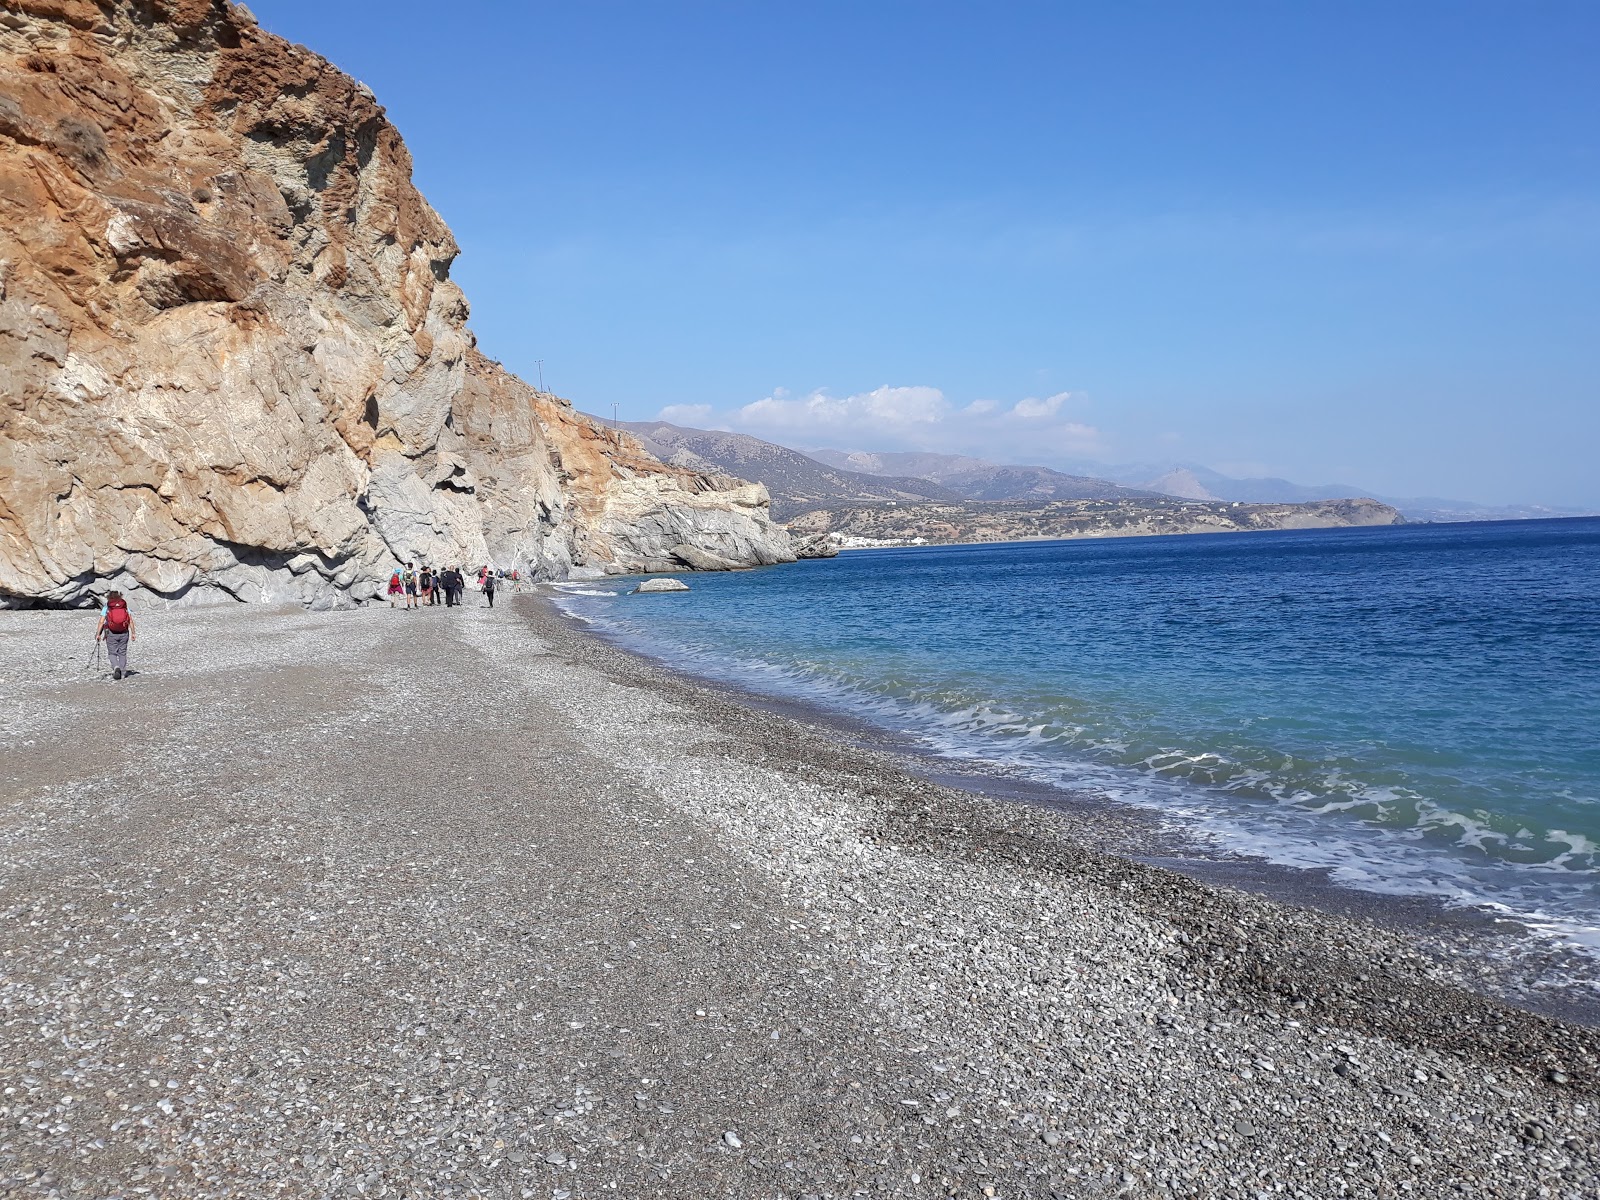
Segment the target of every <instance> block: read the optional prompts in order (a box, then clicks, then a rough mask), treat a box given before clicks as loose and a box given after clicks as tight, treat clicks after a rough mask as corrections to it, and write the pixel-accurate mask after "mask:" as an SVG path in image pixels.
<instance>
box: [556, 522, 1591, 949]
mask: <svg viewBox="0 0 1600 1200" xmlns="http://www.w3.org/2000/svg"><path fill="white" fill-rule="evenodd" d="M632 582H633V581H619V580H609V579H608V580H604V581H601V582H588V583H581V584H570V585H566V587H565V594H564V595H563V597H562V601H561V603H562V605H563V606H564V607H565V608H566V609H567V611H568V612H569V613H571V614H572V615H574V616H576V617H579V618H581V619H582V620H584V621H587V622H590V623H592V624H593V625H594V626H596V627H597V628H598V629H599V630H600V631H601V632H602V633H603V634H605V635H606V636H608V637H610V638H612V639H614V640H616V641H618V642H620V643H621V644H623V645H625V646H627V647H629V648H631V649H634V650H637V651H639V652H641V653H644V654H647V655H649V656H651V657H654V658H656V659H659V660H661V661H663V662H664V663H666V664H668V665H669V666H672V667H675V668H677V669H679V670H681V671H684V672H687V673H689V674H692V675H696V676H699V677H701V678H705V679H710V680H714V681H717V682H721V683H724V684H728V685H734V686H736V687H738V688H740V689H742V690H744V691H746V692H753V693H756V694H758V695H765V696H770V697H772V698H774V699H778V700H783V701H787V702H791V703H802V704H804V705H807V706H810V707H812V708H820V709H824V710H828V711H830V712H832V713H836V714H838V715H840V716H841V717H848V718H849V719H850V720H852V721H854V722H857V723H861V724H863V725H864V726H865V727H871V728H876V729H880V730H883V731H886V732H888V733H892V734H894V735H895V736H896V737H898V738H900V739H902V740H905V741H908V742H910V743H911V744H913V745H915V746H916V747H917V748H918V750H920V751H921V752H923V753H925V754H928V755H932V756H935V757H936V758H941V759H945V760H949V761H950V762H952V763H955V762H959V763H961V764H963V767H964V769H967V770H973V769H975V770H978V771H979V772H984V771H987V772H992V773H993V774H994V775H995V776H996V777H997V778H998V777H1001V776H1004V777H1007V778H1012V779H1018V778H1020V779H1025V780H1028V781H1029V782H1030V785H1039V786H1042V787H1045V788H1048V789H1054V790H1057V791H1059V793H1060V795H1061V797H1062V801H1063V802H1064V803H1068V802H1071V800H1072V798H1074V797H1077V798H1079V799H1082V798H1083V797H1093V798H1094V799H1095V801H1096V802H1097V803H1109V804H1121V805H1130V806H1135V807H1136V808H1138V809H1140V810H1143V811H1144V812H1146V813H1148V814H1151V815H1153V816H1154V817H1155V818H1156V820H1157V821H1158V822H1160V823H1161V825H1163V826H1164V827H1167V828H1172V829H1176V830H1181V831H1182V832H1183V833H1184V835H1185V836H1187V837H1189V838H1192V839H1194V840H1195V841H1196V842H1197V843H1200V844H1204V845H1206V846H1208V847H1210V848H1211V849H1212V851H1214V852H1215V853H1216V854H1218V855H1222V856H1242V857H1244V858H1247V859H1250V860H1255V861H1265V862H1268V863H1273V864H1279V865H1281V866H1283V867H1287V868H1296V867H1298V868H1307V869H1309V870H1313V871H1317V872H1321V873H1323V875H1324V876H1325V877H1326V878H1327V879H1330V880H1332V881H1333V882H1334V883H1335V884H1337V885H1340V886H1342V887H1345V888H1352V889H1359V890H1362V891H1366V892H1373V893H1381V894H1386V895H1390V896H1408V897H1429V898H1433V899H1434V900H1436V901H1439V902H1441V903H1442V904H1443V905H1446V906H1451V907H1459V908H1473V909H1479V910H1483V911H1485V912H1487V913H1489V914H1493V915H1498V916H1504V917H1511V918H1515V919H1516V920H1518V921H1520V922H1521V923H1523V924H1524V925H1525V926H1526V927H1527V928H1529V929H1531V930H1533V931H1534V932H1535V933H1537V934H1539V935H1542V936H1543V937H1545V938H1550V939H1555V940H1556V941H1559V942H1561V943H1563V944H1564V945H1566V946H1569V947H1573V948H1576V949H1578V950H1580V951H1583V952H1587V953H1591V954H1595V955H1600V519H1588V518H1584V519H1573V520H1549V521H1509V522H1484V523H1471V524H1448V525H1402V526H1386V527H1381V528H1369V529H1328V530H1314V531H1276V532H1262V533H1241V534H1224V535H1189V536H1173V537H1141V538H1108V539H1098V540H1074V541H1055V542H1023V543H1008V544H994V545H963V546H942V547H912V548H896V549H880V550H859V551H846V552H844V553H843V554H841V555H839V557H837V558H834V559H825V560H816V561H807V562H801V563H797V564H794V565H792V566H783V567H776V568H771V569H766V570H759V571H750V572H740V573H732V574H696V575H693V576H692V577H690V578H689V583H690V586H691V588H692V591H690V592H689V593H687V594H683V593H676V594H658V595H629V594H628V588H629V587H630V586H631V585H632ZM1597 966H1600V963H1597ZM1597 978H1600V971H1597Z"/></svg>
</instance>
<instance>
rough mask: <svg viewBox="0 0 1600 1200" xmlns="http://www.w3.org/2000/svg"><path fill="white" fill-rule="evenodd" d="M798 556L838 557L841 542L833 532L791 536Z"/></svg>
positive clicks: (795, 553)
mask: <svg viewBox="0 0 1600 1200" xmlns="http://www.w3.org/2000/svg"><path fill="white" fill-rule="evenodd" d="M790 540H791V544H792V545H793V547H794V556H795V557H796V558H837V557H838V556H839V543H838V541H837V540H836V539H835V538H834V536H833V535H832V534H831V533H826V532H823V533H809V534H803V535H801V536H800V537H797V538H791V539H790Z"/></svg>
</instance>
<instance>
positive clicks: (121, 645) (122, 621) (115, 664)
mask: <svg viewBox="0 0 1600 1200" xmlns="http://www.w3.org/2000/svg"><path fill="white" fill-rule="evenodd" d="M102 638H103V639H105V643H106V657H107V658H108V659H110V660H111V678H113V679H121V678H122V677H123V676H124V675H126V674H127V673H128V643H129V642H131V641H135V640H136V635H135V633H134V628H133V614H132V613H131V612H129V611H128V602H127V601H126V600H124V599H123V598H122V593H121V592H111V593H110V594H108V595H107V596H106V609H105V611H104V612H103V613H101V614H100V625H99V627H98V628H97V629H96V630H95V631H94V640H95V641H97V642H98V641H100V640H101V639H102Z"/></svg>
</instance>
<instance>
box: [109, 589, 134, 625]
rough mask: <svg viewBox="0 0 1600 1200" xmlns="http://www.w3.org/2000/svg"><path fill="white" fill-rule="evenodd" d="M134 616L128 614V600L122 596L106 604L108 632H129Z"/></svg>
mask: <svg viewBox="0 0 1600 1200" xmlns="http://www.w3.org/2000/svg"><path fill="white" fill-rule="evenodd" d="M131 624H133V618H132V617H130V616H129V615H128V602H127V601H126V600H123V599H122V598H121V597H118V598H117V599H115V600H113V601H111V602H110V603H109V604H107V605H106V632H107V633H127V632H128V626H130V625H131Z"/></svg>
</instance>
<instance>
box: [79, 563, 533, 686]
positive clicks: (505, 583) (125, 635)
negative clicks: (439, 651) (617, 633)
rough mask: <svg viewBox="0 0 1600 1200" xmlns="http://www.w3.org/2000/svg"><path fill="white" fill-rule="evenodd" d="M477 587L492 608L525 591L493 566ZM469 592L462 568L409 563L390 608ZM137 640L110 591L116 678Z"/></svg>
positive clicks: (516, 575)
mask: <svg viewBox="0 0 1600 1200" xmlns="http://www.w3.org/2000/svg"><path fill="white" fill-rule="evenodd" d="M477 587H478V590H479V591H480V592H482V593H483V596H484V599H486V600H488V601H489V607H490V608H493V607H494V594H495V592H497V591H499V590H500V589H501V588H504V587H510V588H511V590H512V591H514V592H520V591H521V590H522V572H521V571H520V570H518V569H515V568H513V569H512V570H510V571H503V570H497V569H496V568H494V567H489V566H484V567H480V568H479V569H478V574H477ZM466 590H467V576H466V575H464V574H462V571H461V568H460V567H443V568H440V567H430V566H424V567H422V568H421V569H420V570H419V569H418V568H417V565H416V564H415V563H406V565H405V566H404V567H402V568H400V569H399V570H397V571H395V572H394V574H392V575H390V576H389V607H390V608H393V607H395V601H396V600H401V599H403V600H404V601H405V606H406V607H407V608H421V607H422V606H423V605H424V604H443V605H445V606H446V607H449V608H455V607H456V606H458V605H459V604H461V602H462V601H461V597H462V594H463V593H464V592H465V591H466ZM136 637H137V635H136V634H135V632H134V626H133V614H132V613H130V612H129V611H128V601H127V599H126V598H125V597H124V596H123V595H122V593H121V592H107V593H106V598H105V601H104V603H102V604H101V606H100V623H99V625H97V626H96V627H95V631H94V641H95V657H96V658H98V657H99V653H100V646H101V644H102V643H104V645H105V650H106V658H107V659H109V660H110V662H111V677H112V678H113V679H121V678H122V677H123V676H124V675H128V674H131V672H130V671H129V670H128V643H129V642H132V641H134V640H135V639H136Z"/></svg>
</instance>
